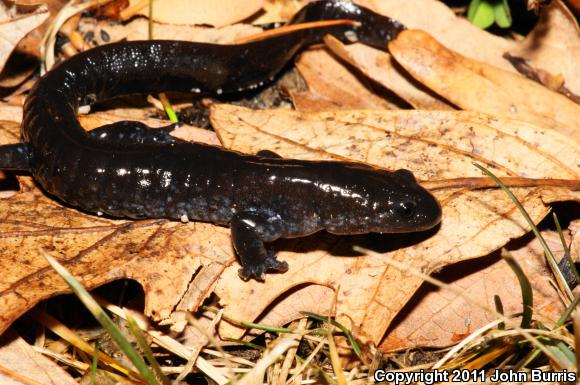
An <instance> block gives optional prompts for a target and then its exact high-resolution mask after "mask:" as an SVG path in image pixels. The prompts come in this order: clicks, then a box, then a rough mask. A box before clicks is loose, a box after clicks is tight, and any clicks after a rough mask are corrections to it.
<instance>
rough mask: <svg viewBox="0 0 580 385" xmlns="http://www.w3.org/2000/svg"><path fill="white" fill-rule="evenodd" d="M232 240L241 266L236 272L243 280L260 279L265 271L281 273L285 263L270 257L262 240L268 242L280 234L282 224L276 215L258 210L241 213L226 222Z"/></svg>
mask: <svg viewBox="0 0 580 385" xmlns="http://www.w3.org/2000/svg"><path fill="white" fill-rule="evenodd" d="M230 227H231V230H232V242H233V244H234V248H235V249H236V252H237V253H238V256H239V257H240V262H241V264H242V268H241V269H240V270H239V272H238V274H239V275H240V278H242V279H243V280H244V281H247V280H248V279H251V278H253V279H255V280H258V281H264V275H265V273H266V272H285V271H286V270H288V264H287V263H286V262H283V261H278V260H276V259H274V256H273V255H272V254H270V253H268V251H267V250H266V248H265V247H264V242H272V241H274V240H276V239H278V238H280V236H282V235H283V230H284V224H283V222H282V220H281V219H280V217H279V216H276V215H269V214H266V213H259V212H254V211H251V212H241V213H238V214H236V215H234V217H233V218H232V220H231V222H230Z"/></svg>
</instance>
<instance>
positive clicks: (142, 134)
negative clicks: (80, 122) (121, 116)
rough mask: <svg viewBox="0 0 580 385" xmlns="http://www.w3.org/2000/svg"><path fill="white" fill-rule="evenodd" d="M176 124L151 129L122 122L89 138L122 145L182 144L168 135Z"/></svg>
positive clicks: (91, 132)
mask: <svg viewBox="0 0 580 385" xmlns="http://www.w3.org/2000/svg"><path fill="white" fill-rule="evenodd" d="M175 128H176V124H170V125H169V126H165V127H160V128H151V127H149V126H147V125H146V124H143V123H141V122H136V121H131V120H124V121H121V122H116V123H112V124H107V125H105V126H101V127H99V128H95V129H94V130H92V131H90V132H89V136H91V137H92V138H96V139H99V140H101V141H104V142H112V143H124V144H169V143H177V142H183V140H181V139H178V138H176V137H174V136H171V135H170V132H171V131H173V130H174V129H175Z"/></svg>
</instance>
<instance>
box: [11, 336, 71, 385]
mask: <svg viewBox="0 0 580 385" xmlns="http://www.w3.org/2000/svg"><path fill="white" fill-rule="evenodd" d="M0 367H2V368H3V369H8V370H10V371H11V372H12V374H7V373H6V372H5V371H4V370H2V371H0V383H2V385H22V384H28V382H26V381H25V380H24V379H29V380H33V381H36V383H39V384H43V385H77V384H78V383H77V382H76V381H75V380H73V378H72V377H71V376H70V374H68V373H67V372H66V371H65V370H64V369H62V368H61V367H60V366H58V365H57V364H56V363H55V362H53V361H51V360H50V359H48V358H46V357H44V356H43V355H42V354H40V353H37V352H35V351H34V349H33V348H32V346H30V345H28V344H27V343H26V341H24V340H23V339H22V338H21V337H20V336H18V335H17V334H16V333H15V332H13V331H11V330H8V331H6V332H4V334H2V335H1V336H0Z"/></svg>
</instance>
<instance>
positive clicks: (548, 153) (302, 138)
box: [211, 105, 580, 343]
mask: <svg viewBox="0 0 580 385" xmlns="http://www.w3.org/2000/svg"><path fill="white" fill-rule="evenodd" d="M211 119H212V123H213V125H214V128H215V129H216V131H217V132H218V135H219V136H220V139H221V141H222V143H223V144H224V146H226V147H228V148H234V149H237V150H240V151H244V152H248V153H253V152H256V151H259V150H260V149H265V148H266V149H270V150H273V151H275V152H277V153H279V154H281V155H283V156H286V157H295V158H302V159H348V160H354V161H360V162H365V163H370V164H374V165H377V166H381V167H386V168H391V169H394V168H408V169H411V170H413V172H414V173H415V175H417V177H418V178H419V179H423V180H428V179H448V178H457V177H478V176H480V172H479V171H478V170H477V169H476V168H475V167H474V166H473V165H472V164H471V162H473V161H477V162H479V163H483V164H485V165H486V166H487V167H488V168H490V169H491V170H492V171H493V172H495V173H496V174H497V175H499V176H505V175H507V176H523V177H534V178H563V179H578V175H579V174H580V167H579V166H578V159H579V156H580V154H579V153H578V148H580V147H578V146H577V144H576V143H573V142H570V139H569V138H566V137H564V136H562V135H560V134H558V133H557V132H555V131H553V130H549V129H541V128H539V127H535V126H532V125H529V124H526V123H521V122H516V121H512V120H504V119H497V118H492V117H489V116H487V115H482V114H477V113H473V112H463V111H459V112H425V111H370V110H368V111H342V112H334V113H330V112H328V113H300V112H295V111H283V110H264V111H253V110H248V109H244V108H241V107H234V106H229V105H216V106H214V107H213V108H212V114H211ZM296 127H300V129H299V130H298V129H296ZM512 190H513V192H514V193H515V194H516V195H517V196H518V197H519V198H520V200H521V201H522V202H523V204H524V206H525V207H526V209H527V211H528V212H529V213H530V215H531V216H532V218H534V220H535V221H536V222H538V221H539V220H540V219H541V218H543V217H544V216H545V215H546V213H547V212H548V208H547V207H546V206H545V203H546V202H544V200H543V199H544V198H545V196H546V195H548V194H545V193H546V192H549V191H552V192H554V195H553V196H552V198H553V197H554V196H557V194H560V195H561V194H562V193H567V194H568V195H569V197H570V198H572V199H580V193H579V192H578V191H568V190H566V189H562V188H557V187H554V188H549V187H548V188H513V189H512ZM435 194H436V196H437V197H438V199H439V201H440V202H441V204H442V206H443V221H442V225H441V227H440V228H439V229H438V230H437V232H436V233H435V234H434V235H433V236H432V237H430V238H427V239H425V240H423V242H420V243H415V244H413V243H411V244H410V246H408V247H403V248H399V249H396V248H395V249H394V250H393V251H389V252H386V253H385V255H386V256H389V257H391V258H395V259H397V260H401V261H404V262H405V263H408V264H409V265H411V266H413V267H415V268H419V269H421V270H422V271H424V272H428V273H429V272H433V271H435V270H437V269H439V268H441V267H443V266H445V265H448V264H451V263H455V262H459V261H463V260H467V259H470V258H476V257H479V256H483V255H487V254H488V253H490V252H492V251H494V250H497V249H498V248H499V247H501V246H503V245H504V244H506V243H507V242H508V241H509V240H510V239H511V238H515V237H518V236H521V235H522V234H524V233H525V232H526V231H527V225H526V224H525V221H524V220H523V218H522V217H521V216H520V214H519V212H518V211H517V210H516V209H515V207H514V205H513V204H512V203H511V201H510V200H509V199H508V198H506V196H505V194H504V193H503V192H501V191H500V190H497V189H493V190H482V191H477V190H475V191H473V190H468V189H461V188H454V189H440V190H437V191H435ZM381 240H382V242H383V247H386V248H387V249H388V247H389V243H392V242H395V241H397V242H400V241H401V238H400V237H396V236H384V237H383V238H381ZM285 242H286V243H287V244H289V246H287V247H284V248H283V250H284V251H282V252H280V253H279V254H278V255H279V258H280V259H283V260H285V261H287V262H288V263H289V265H290V270H289V271H288V272H287V273H285V274H284V278H283V279H279V278H278V277H276V276H268V277H267V278H266V283H265V284H261V283H257V282H248V283H246V284H240V282H239V281H236V271H237V270H236V268H235V267H234V266H230V267H229V268H227V269H226V270H225V271H224V273H223V274H222V275H221V276H220V279H219V281H218V283H217V285H216V287H215V292H216V293H217V294H218V296H219V297H220V299H221V304H222V305H223V306H224V307H225V308H226V314H236V317H237V318H239V319H243V320H252V319H256V318H257V317H258V316H259V315H260V314H261V313H262V312H263V310H264V309H266V308H267V306H268V305H269V304H270V303H272V302H273V301H275V300H276V299H277V298H278V296H282V295H283V294H284V293H286V292H287V291H288V290H289V289H294V290H295V291H297V290H299V289H300V285H303V284H306V283H316V284H319V285H323V286H328V287H337V286H338V285H339V284H340V293H339V297H338V310H337V312H338V314H337V315H338V317H339V320H340V321H341V322H344V323H345V324H346V325H347V326H349V327H351V328H353V330H355V331H356V332H357V333H358V335H359V336H361V338H363V339H365V340H371V341H374V342H375V343H378V342H379V341H380V340H381V338H382V336H383V334H384V332H385V331H386V328H387V326H388V325H389V323H390V322H391V320H392V318H393V317H394V316H395V314H396V313H397V312H398V311H399V310H400V309H401V308H402V307H403V306H404V304H405V303H406V302H407V301H408V300H409V298H411V296H412V294H413V293H414V292H415V291H416V290H417V288H418V287H419V286H420V285H421V280H420V279H417V278H415V277H413V276H411V275H409V274H405V273H401V272H400V271H398V270H395V269H393V268H390V267H388V265H387V264H385V263H384V262H382V261H381V259H380V258H377V257H375V256H368V257H363V258H354V257H347V256H349V255H352V254H351V251H350V250H351V246H352V243H353V242H354V243H357V242H360V239H359V240H357V238H348V237H342V238H341V237H333V236H330V235H328V234H318V235H316V236H314V237H312V238H307V239H300V240H294V241H285ZM407 245H409V244H407ZM391 247H393V246H392V245H391ZM337 257H338V258H337ZM240 298H252V306H247V304H246V303H245V302H243V301H239V299H240ZM221 333H223V335H226V336H239V334H240V333H241V331H240V330H237V329H235V328H233V327H230V326H226V325H223V326H222V328H221Z"/></svg>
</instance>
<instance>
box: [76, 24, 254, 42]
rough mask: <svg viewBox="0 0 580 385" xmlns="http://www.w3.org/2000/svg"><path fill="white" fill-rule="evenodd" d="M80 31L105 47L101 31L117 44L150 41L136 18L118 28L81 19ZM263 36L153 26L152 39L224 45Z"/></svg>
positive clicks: (241, 29) (240, 29) (234, 29)
mask: <svg viewBox="0 0 580 385" xmlns="http://www.w3.org/2000/svg"><path fill="white" fill-rule="evenodd" d="M80 28H81V30H83V31H91V32H93V33H94V35H95V36H96V41H97V42H98V43H99V44H102V43H105V41H103V40H102V38H101V35H102V33H101V31H104V32H105V33H106V36H107V41H120V40H124V39H126V40H147V39H148V38H149V32H148V28H149V22H148V21H147V20H145V19H142V18H138V19H134V20H131V21H130V22H128V23H124V24H118V23H115V24H113V23H111V22H110V21H107V20H104V21H98V20H95V19H92V18H83V19H82V20H81V24H80ZM259 32H262V29H261V28H258V27H254V26H251V25H247V24H235V25H230V26H227V27H222V28H207V27H199V26H191V25H173V24H163V23H153V36H154V37H155V39H168V40H185V41H198V42H204V43H216V44H227V43H231V42H233V41H234V40H236V39H238V38H240V37H244V36H249V35H254V34H256V33H259Z"/></svg>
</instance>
